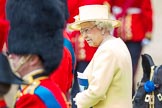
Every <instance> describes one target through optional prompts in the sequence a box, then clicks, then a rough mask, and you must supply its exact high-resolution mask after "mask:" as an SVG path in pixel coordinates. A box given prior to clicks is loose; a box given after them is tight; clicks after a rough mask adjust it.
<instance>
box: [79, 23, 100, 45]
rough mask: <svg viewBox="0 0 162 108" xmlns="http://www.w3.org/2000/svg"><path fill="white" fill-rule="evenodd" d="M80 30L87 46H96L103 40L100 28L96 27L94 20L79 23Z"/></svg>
mask: <svg viewBox="0 0 162 108" xmlns="http://www.w3.org/2000/svg"><path fill="white" fill-rule="evenodd" d="M80 32H81V35H82V36H83V37H84V39H85V40H86V41H87V43H88V44H89V46H92V47H98V46H99V45H100V44H101V42H102V40H103V36H102V34H101V30H100V29H98V28H97V27H96V25H95V24H94V22H85V23H81V30H80Z"/></svg>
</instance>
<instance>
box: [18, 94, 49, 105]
mask: <svg viewBox="0 0 162 108" xmlns="http://www.w3.org/2000/svg"><path fill="white" fill-rule="evenodd" d="M29 97H30V98H29ZM15 108H47V107H46V106H45V104H44V103H43V102H42V101H41V100H40V99H39V97H38V96H37V95H31V94H26V95H24V96H22V97H20V98H19V100H18V101H17V102H16V106H15Z"/></svg>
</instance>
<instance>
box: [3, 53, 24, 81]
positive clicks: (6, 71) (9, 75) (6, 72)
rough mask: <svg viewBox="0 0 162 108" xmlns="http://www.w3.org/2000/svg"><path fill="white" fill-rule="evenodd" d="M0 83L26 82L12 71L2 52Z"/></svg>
mask: <svg viewBox="0 0 162 108" xmlns="http://www.w3.org/2000/svg"><path fill="white" fill-rule="evenodd" d="M0 83H4V84H27V83H26V82H24V81H23V80H22V79H20V78H19V77H17V76H16V75H15V74H14V73H13V72H12V70H11V68H10V64H9V62H8V59H7V57H6V56H4V55H3V54H2V53H0Z"/></svg>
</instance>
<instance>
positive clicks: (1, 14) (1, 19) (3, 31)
mask: <svg viewBox="0 0 162 108" xmlns="http://www.w3.org/2000/svg"><path fill="white" fill-rule="evenodd" d="M5 5H6V0H0V52H1V51H2V48H3V45H4V42H5V41H6V39H7V35H8V29H9V22H8V21H6V12H5Z"/></svg>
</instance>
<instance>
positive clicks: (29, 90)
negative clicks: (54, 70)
mask: <svg viewBox="0 0 162 108" xmlns="http://www.w3.org/2000/svg"><path fill="white" fill-rule="evenodd" d="M46 78H48V77H45V76H42V77H39V78H37V79H34V80H33V82H32V83H30V84H29V85H21V86H20V89H19V90H18V91H17V93H16V95H15V98H14V101H13V105H14V104H15V102H16V101H17V100H18V99H19V98H20V97H21V96H23V95H26V94H34V91H35V89H36V88H37V87H38V86H39V85H40V80H42V79H46Z"/></svg>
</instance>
